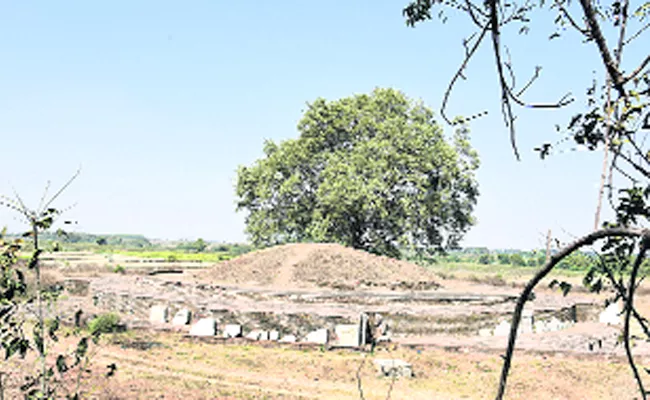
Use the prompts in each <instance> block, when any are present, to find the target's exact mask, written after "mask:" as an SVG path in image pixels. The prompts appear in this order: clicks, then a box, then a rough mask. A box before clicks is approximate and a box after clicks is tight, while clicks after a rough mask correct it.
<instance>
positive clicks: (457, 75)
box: [440, 25, 489, 125]
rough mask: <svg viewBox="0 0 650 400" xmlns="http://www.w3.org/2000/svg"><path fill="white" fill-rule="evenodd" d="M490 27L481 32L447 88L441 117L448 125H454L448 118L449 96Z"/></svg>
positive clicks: (441, 108) (485, 27)
mask: <svg viewBox="0 0 650 400" xmlns="http://www.w3.org/2000/svg"><path fill="white" fill-rule="evenodd" d="M488 26H489V25H486V26H484V27H483V31H481V35H480V36H479V37H478V38H477V39H476V43H474V45H473V46H472V48H471V49H469V51H468V52H467V55H466V56H465V59H464V60H463V63H462V64H461V65H460V67H459V68H458V70H457V71H456V73H455V74H454V77H453V78H452V79H451V82H449V86H447V90H446V91H445V95H444V97H443V99H442V106H441V107H440V115H442V118H444V120H445V121H446V122H447V123H448V124H450V125H451V124H452V121H451V120H450V119H449V117H447V114H446V112H445V110H446V109H447V102H448V101H449V96H450V95H451V91H452V90H453V88H454V86H455V85H456V81H457V80H458V78H460V77H461V76H462V75H463V71H464V70H465V68H466V67H467V64H468V63H469V61H470V60H471V58H472V56H473V55H474V53H475V52H476V50H477V49H478V47H479V45H480V44H481V42H482V41H483V38H484V37H485V34H486V33H487V31H488Z"/></svg>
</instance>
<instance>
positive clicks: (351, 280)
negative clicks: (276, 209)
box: [197, 243, 439, 289]
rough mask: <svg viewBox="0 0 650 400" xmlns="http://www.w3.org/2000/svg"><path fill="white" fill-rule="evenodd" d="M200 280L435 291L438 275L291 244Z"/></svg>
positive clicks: (329, 247) (344, 251)
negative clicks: (416, 287)
mask: <svg viewBox="0 0 650 400" xmlns="http://www.w3.org/2000/svg"><path fill="white" fill-rule="evenodd" d="M197 276H199V277H201V278H203V279H206V280H210V281H214V282H227V283H236V284H253V285H263V286H272V287H273V288H277V289H280V288H288V287H292V288H295V287H314V286H320V287H323V286H329V287H338V288H347V289H352V288H355V287H358V286H364V285H366V286H367V285H376V286H391V285H400V284H402V285H403V284H405V283H410V284H414V285H417V284H421V285H422V286H424V287H427V286H428V287H432V286H433V287H435V286H437V282H436V281H438V280H439V278H438V277H436V276H435V274H434V273H433V272H431V271H429V270H427V269H425V268H422V267H420V266H418V265H415V264H413V263H409V262H406V261H400V260H395V259H392V258H389V257H383V256H376V255H373V254H369V253H366V252H364V251H359V250H354V249H351V248H347V247H344V246H341V245H338V244H323V243H300V244H287V245H283V246H275V247H271V248H268V249H264V250H260V251H255V252H252V253H248V254H244V255H243V256H240V257H237V258H234V259H232V260H229V261H224V262H221V263H219V264H216V265H215V266H214V267H212V268H211V269H209V270H206V271H203V272H199V273H198V274H197ZM398 287H399V286H398Z"/></svg>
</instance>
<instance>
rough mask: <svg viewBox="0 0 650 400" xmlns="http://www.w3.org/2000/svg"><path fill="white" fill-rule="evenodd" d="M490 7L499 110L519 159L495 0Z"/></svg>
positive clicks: (492, 0) (490, 3)
mask: <svg viewBox="0 0 650 400" xmlns="http://www.w3.org/2000/svg"><path fill="white" fill-rule="evenodd" d="M488 5H489V7H490V29H491V30H492V47H493V51H494V58H495V62H496V65H497V72H498V74H499V83H500V85H501V112H502V113H503V118H504V122H505V124H506V126H507V127H509V128H510V143H511V145H512V150H513V151H514V153H515V158H516V159H517V160H520V158H521V157H520V156H519V150H518V149H517V141H516V137H515V116H514V113H513V112H512V105H511V104H510V96H509V94H508V84H507V83H506V78H505V75H504V73H503V62H502V61H501V47H500V44H499V35H500V33H499V16H498V15H497V11H498V10H497V0H489V2H488Z"/></svg>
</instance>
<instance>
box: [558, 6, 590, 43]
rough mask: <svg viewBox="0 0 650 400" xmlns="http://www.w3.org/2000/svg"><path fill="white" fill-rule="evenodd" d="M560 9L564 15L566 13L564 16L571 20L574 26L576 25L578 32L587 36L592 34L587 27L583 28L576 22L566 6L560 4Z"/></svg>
mask: <svg viewBox="0 0 650 400" xmlns="http://www.w3.org/2000/svg"><path fill="white" fill-rule="evenodd" d="M559 9H560V12H562V15H564V17H565V18H566V19H567V21H569V23H570V24H571V25H572V26H573V27H574V28H575V29H576V30H577V31H578V32H580V33H582V34H583V35H585V36H587V37H589V36H590V35H589V30H588V29H585V28H581V27H580V25H578V24H577V23H576V21H575V20H574V19H573V17H572V16H571V14H569V11H567V9H566V8H564V7H563V6H560V8H559Z"/></svg>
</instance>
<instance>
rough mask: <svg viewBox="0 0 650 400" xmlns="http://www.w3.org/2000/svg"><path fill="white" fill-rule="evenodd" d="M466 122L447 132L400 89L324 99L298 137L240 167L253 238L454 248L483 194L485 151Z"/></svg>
mask: <svg viewBox="0 0 650 400" xmlns="http://www.w3.org/2000/svg"><path fill="white" fill-rule="evenodd" d="M459 126H460V128H459V129H457V130H456V132H455V133H454V135H453V137H452V138H446V137H445V135H444V134H443V132H442V129H441V128H440V126H439V125H438V124H437V123H436V122H435V121H434V119H433V113H432V111H431V110H430V109H429V108H427V107H425V106H424V105H423V104H422V103H421V102H416V101H412V100H410V99H408V98H407V97H406V96H405V95H404V94H403V93H401V92H399V91H397V90H393V89H376V90H374V91H373V92H372V93H371V94H369V95H366V94H363V95H355V96H352V97H347V98H344V99H340V100H336V101H326V100H324V99H317V100H316V101H315V102H313V103H312V104H310V105H309V107H308V109H307V111H306V112H305V115H304V116H303V118H302V119H301V120H300V122H299V124H298V131H299V132H300V136H299V137H298V138H297V139H291V140H286V141H284V142H282V143H280V144H276V143H274V142H272V141H267V142H266V143H265V145H264V157H262V158H261V159H259V160H257V161H256V162H255V163H254V164H253V165H252V166H249V167H243V166H242V167H240V168H239V170H238V176H237V178H238V179H237V196H238V197H239V200H238V204H237V208H238V210H246V211H247V212H248V216H247V218H246V224H247V232H248V234H249V235H250V237H251V239H252V241H253V243H254V244H255V245H258V246H270V245H274V244H280V243H289V242H301V241H314V242H338V243H342V244H344V245H347V246H351V247H354V248H358V249H364V250H367V251H370V252H373V253H377V254H384V255H390V256H398V255H399V254H400V249H404V248H409V249H415V250H418V251H431V250H440V249H443V248H449V247H454V246H455V245H456V244H457V243H458V241H459V240H460V239H461V238H462V237H463V235H464V233H465V232H466V231H467V230H468V229H469V227H470V226H471V225H472V223H473V217H472V210H473V207H474V205H475V204H476V200H477V196H478V186H477V182H476V179H475V176H474V173H475V171H476V169H477V168H478V165H479V161H478V156H477V153H476V151H475V150H473V149H472V148H471V146H470V144H469V140H468V132H467V130H466V129H465V128H464V127H462V125H459Z"/></svg>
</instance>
